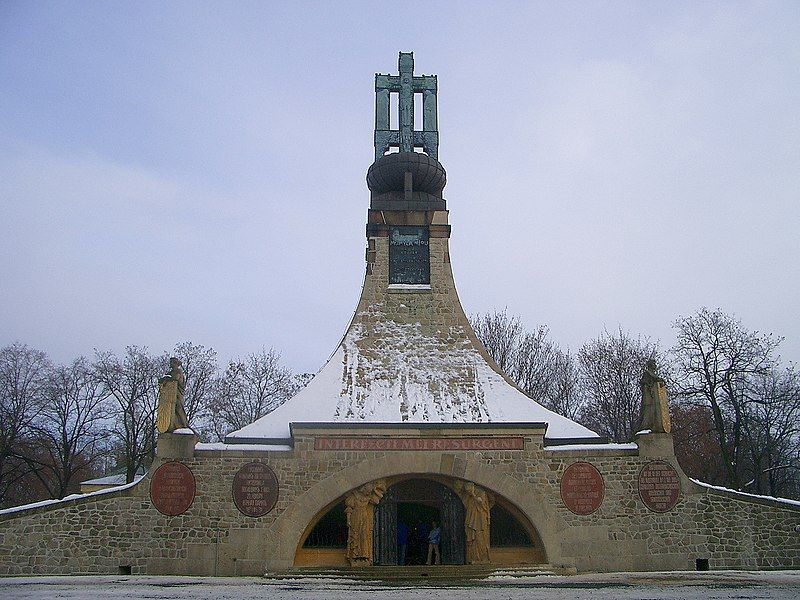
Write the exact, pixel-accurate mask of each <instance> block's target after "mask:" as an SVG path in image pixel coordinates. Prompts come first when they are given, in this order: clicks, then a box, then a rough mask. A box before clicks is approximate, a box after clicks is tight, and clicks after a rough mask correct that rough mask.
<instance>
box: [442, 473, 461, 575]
mask: <svg viewBox="0 0 800 600" xmlns="http://www.w3.org/2000/svg"><path fill="white" fill-rule="evenodd" d="M441 516H442V543H441V545H440V550H441V552H442V564H444V565H463V564H464V553H465V548H464V546H465V541H464V504H462V502H461V499H460V498H459V497H458V496H457V495H456V493H455V492H454V491H453V490H451V489H450V488H449V487H446V486H442V513H441Z"/></svg>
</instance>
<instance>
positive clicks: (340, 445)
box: [314, 436, 525, 452]
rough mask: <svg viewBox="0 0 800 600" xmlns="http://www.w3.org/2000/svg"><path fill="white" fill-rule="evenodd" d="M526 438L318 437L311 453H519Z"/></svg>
mask: <svg viewBox="0 0 800 600" xmlns="http://www.w3.org/2000/svg"><path fill="white" fill-rule="evenodd" d="M524 447H525V439H524V438H523V437H521V436H514V437H458V438H455V437H453V438H423V437H407V438H389V437H385V438H380V437H318V438H316V439H315V440H314V450H382V451H394V450H415V451H420V450H421V451H429V452H435V451H437V450H522V449H523V448H524Z"/></svg>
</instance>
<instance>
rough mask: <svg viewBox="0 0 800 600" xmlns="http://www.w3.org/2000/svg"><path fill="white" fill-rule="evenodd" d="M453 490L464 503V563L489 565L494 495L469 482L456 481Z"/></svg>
mask: <svg viewBox="0 0 800 600" xmlns="http://www.w3.org/2000/svg"><path fill="white" fill-rule="evenodd" d="M455 489H456V493H458V496H459V498H461V502H463V503H464V540H465V542H466V561H465V562H466V563H467V564H468V565H488V564H489V563H491V558H490V556H489V543H490V537H489V532H490V530H489V525H490V517H491V511H492V506H494V502H495V500H494V495H493V494H492V493H491V492H488V491H486V490H485V489H483V488H481V487H479V486H477V485H475V484H474V483H472V482H471V481H467V482H463V481H457V482H455Z"/></svg>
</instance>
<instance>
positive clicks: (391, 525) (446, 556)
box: [372, 480, 464, 565]
mask: <svg viewBox="0 0 800 600" xmlns="http://www.w3.org/2000/svg"><path fill="white" fill-rule="evenodd" d="M416 482H419V483H420V485H419V486H415V485H414V483H416ZM398 486H400V487H398ZM415 488H416V489H417V490H419V491H420V492H422V491H423V490H424V492H423V493H425V492H426V493H425V498H424V500H425V501H426V503H431V501H433V503H435V504H436V506H437V507H438V509H439V516H440V519H441V523H440V526H441V528H442V538H441V543H440V545H439V550H440V552H441V555H442V564H446V565H463V564H464V505H463V504H462V503H461V499H460V498H459V497H458V495H457V494H456V493H455V492H454V491H453V490H451V489H450V488H449V487H447V486H445V485H443V484H441V483H439V482H436V481H432V480H406V481H402V482H400V483H398V484H395V485H394V486H392V487H390V488H389V489H388V490H387V491H386V493H385V494H384V495H383V498H381V501H380V503H379V504H378V505H377V506H376V507H375V516H374V521H373V528H372V547H373V560H372V562H373V564H375V565H396V564H397V558H398V557H397V503H398V502H399V501H402V502H414V501H415V500H417V498H415V497H414V496H415V494H414V493H413V490H414V489H415ZM401 490H402V498H401V497H399V496H400V495H399V494H398V492H399V491H401ZM419 500H422V499H421V498H420V499H419Z"/></svg>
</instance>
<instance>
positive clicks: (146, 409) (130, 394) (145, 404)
mask: <svg viewBox="0 0 800 600" xmlns="http://www.w3.org/2000/svg"><path fill="white" fill-rule="evenodd" d="M158 362H159V361H157V360H156V359H154V358H153V357H152V356H150V355H149V354H148V352H147V349H146V348H139V347H137V346H128V347H127V348H126V349H125V355H124V356H123V357H122V358H120V357H118V356H117V355H115V354H114V353H113V352H110V351H109V352H97V355H96V360H95V365H94V368H95V373H96V376H97V378H98V379H99V381H100V382H101V383H102V385H103V390H104V393H105V395H106V396H107V397H110V398H113V400H114V401H115V402H116V406H117V408H116V410H115V411H114V418H113V436H114V438H116V440H117V441H118V443H119V447H120V449H121V451H122V454H123V461H124V464H125V478H126V481H127V482H129V483H130V482H131V481H133V480H134V478H135V476H136V472H137V471H138V470H139V469H141V468H143V467H145V466H147V465H149V464H150V462H152V459H153V456H154V453H155V440H156V436H155V411H156V407H157V405H158V375H159V374H160V372H161V369H160V368H159V366H160V365H159V364H158Z"/></svg>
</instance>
